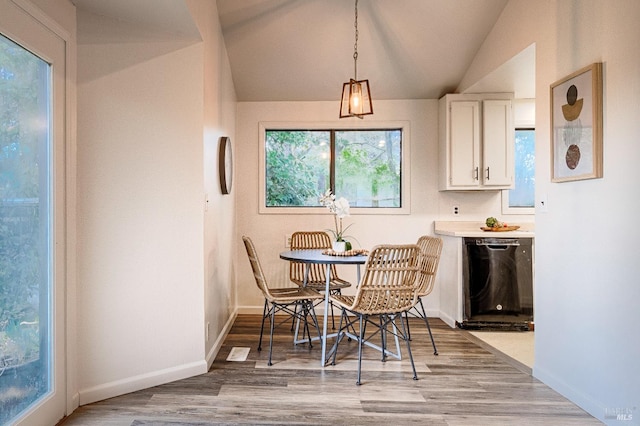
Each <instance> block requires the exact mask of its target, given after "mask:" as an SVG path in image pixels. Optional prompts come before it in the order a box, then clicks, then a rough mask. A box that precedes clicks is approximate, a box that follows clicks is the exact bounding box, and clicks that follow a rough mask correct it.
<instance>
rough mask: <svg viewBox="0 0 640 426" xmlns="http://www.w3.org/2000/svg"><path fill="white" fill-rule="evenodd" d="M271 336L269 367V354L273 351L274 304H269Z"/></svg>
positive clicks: (269, 362) (268, 363)
mask: <svg viewBox="0 0 640 426" xmlns="http://www.w3.org/2000/svg"><path fill="white" fill-rule="evenodd" d="M270 313H271V334H270V338H269V361H268V362H267V365H269V366H271V365H273V364H272V363H271V352H272V351H273V328H274V322H275V316H276V304H275V303H272V304H271V311H270Z"/></svg>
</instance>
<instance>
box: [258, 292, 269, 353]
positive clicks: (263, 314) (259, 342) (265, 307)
mask: <svg viewBox="0 0 640 426" xmlns="http://www.w3.org/2000/svg"><path fill="white" fill-rule="evenodd" d="M267 304H268V302H267V300H266V299H265V300H264V309H263V310H262V325H261V326H260V340H259V341H258V352H260V351H261V350H262V334H263V331H264V319H265V318H266V317H267Z"/></svg>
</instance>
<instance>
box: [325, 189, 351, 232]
mask: <svg viewBox="0 0 640 426" xmlns="http://www.w3.org/2000/svg"><path fill="white" fill-rule="evenodd" d="M320 204H322V205H323V206H325V207H326V208H328V209H329V211H330V212H331V213H333V220H334V223H335V227H336V229H335V231H334V230H333V229H329V231H331V233H332V234H333V236H334V237H335V239H336V241H345V239H344V237H346V235H344V232H345V231H346V230H347V229H349V228H350V227H351V225H353V224H351V225H348V226H347V227H346V228H343V227H342V219H344V218H345V217H347V216H349V201H348V200H347V199H346V198H344V197H340V198H338V199H337V200H336V196H335V195H334V194H332V193H331V190H330V189H327V192H325V193H324V195H323V196H321V197H320Z"/></svg>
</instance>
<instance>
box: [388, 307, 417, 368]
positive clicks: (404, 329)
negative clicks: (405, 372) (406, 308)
mask: <svg viewBox="0 0 640 426" xmlns="http://www.w3.org/2000/svg"><path fill="white" fill-rule="evenodd" d="M398 316H399V317H400V325H402V337H403V338H404V341H405V342H406V343H407V351H408V352H409V359H410V360H411V368H412V369H413V380H418V373H417V372H416V366H415V364H414V363H413V355H412V354H411V342H410V341H409V336H408V335H407V330H406V327H405V325H404V323H405V321H404V318H403V317H402V313H400V314H399V315H396V316H395V317H398ZM394 321H395V318H394Z"/></svg>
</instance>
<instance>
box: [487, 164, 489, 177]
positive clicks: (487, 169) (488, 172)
mask: <svg viewBox="0 0 640 426" xmlns="http://www.w3.org/2000/svg"><path fill="white" fill-rule="evenodd" d="M487 180H489V168H488V167H487Z"/></svg>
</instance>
